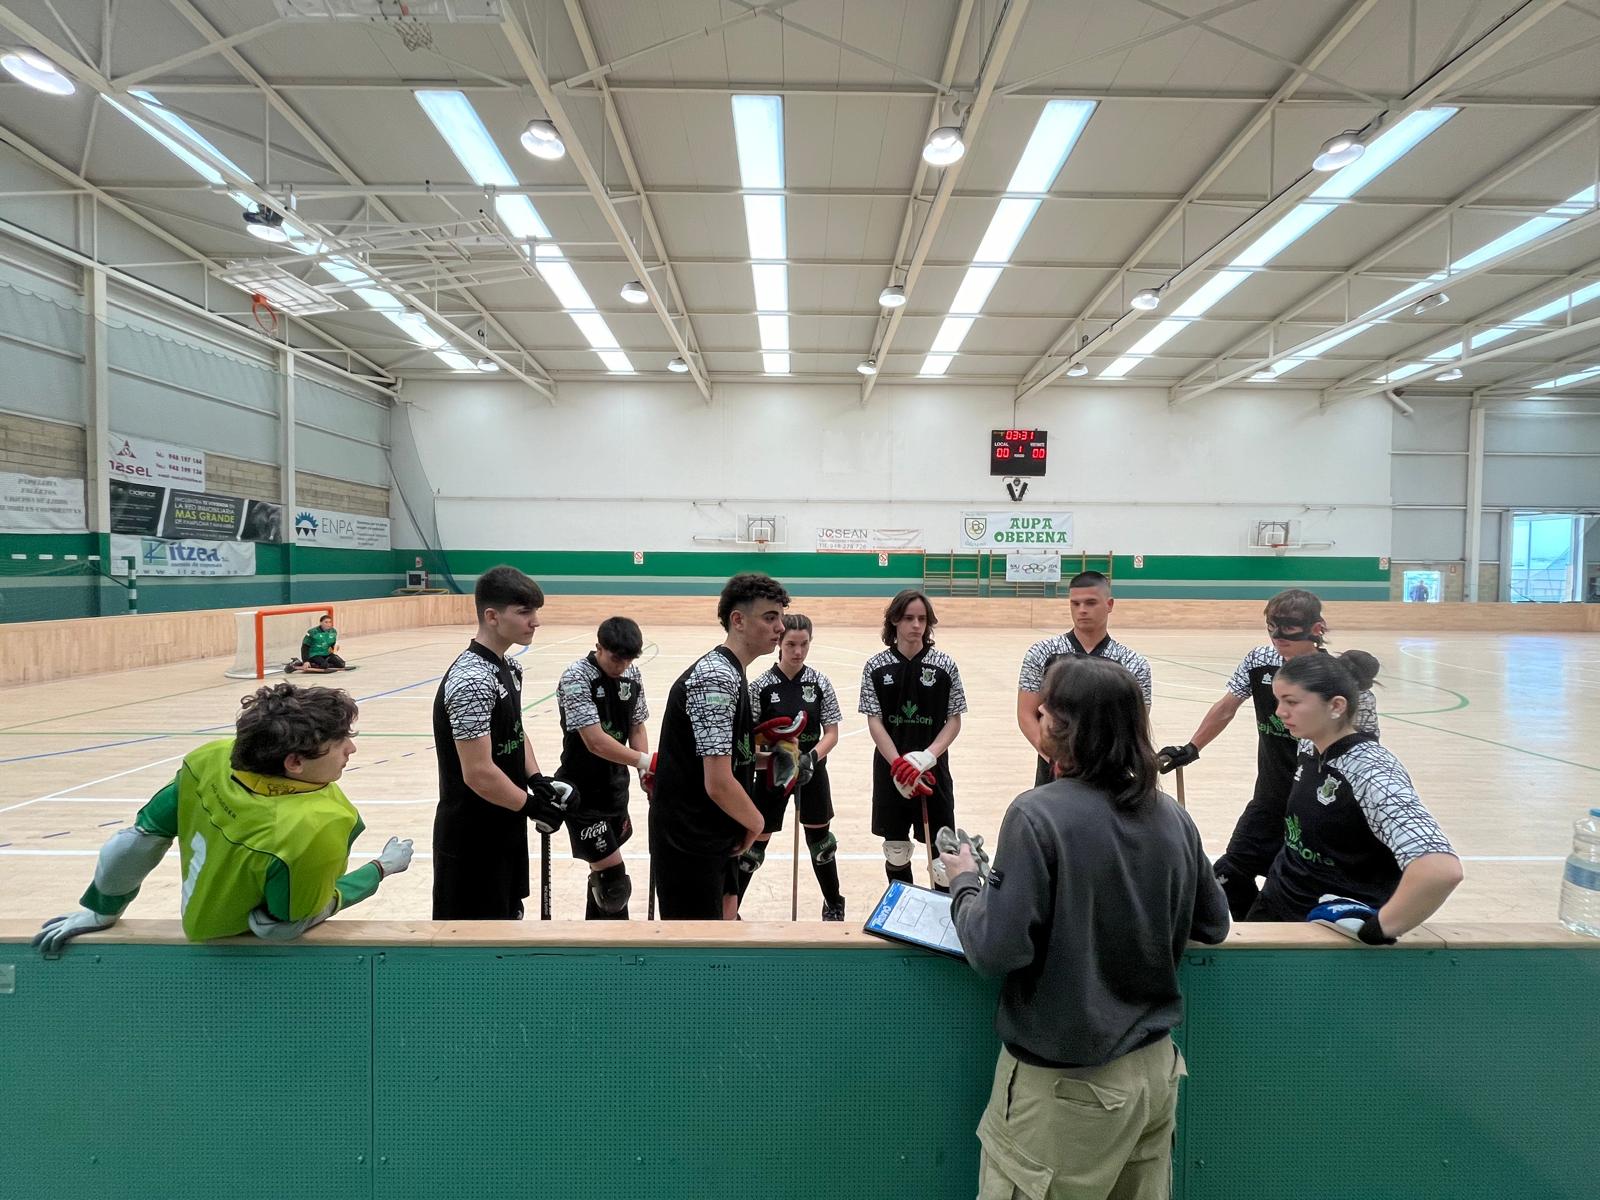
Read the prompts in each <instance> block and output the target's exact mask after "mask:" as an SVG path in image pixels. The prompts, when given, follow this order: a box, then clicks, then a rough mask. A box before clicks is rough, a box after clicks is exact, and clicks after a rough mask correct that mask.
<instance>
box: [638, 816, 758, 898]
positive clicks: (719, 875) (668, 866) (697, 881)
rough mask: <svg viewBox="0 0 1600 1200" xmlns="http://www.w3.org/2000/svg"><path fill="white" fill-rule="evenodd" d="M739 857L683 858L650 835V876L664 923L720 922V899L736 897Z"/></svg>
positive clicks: (701, 856) (692, 856)
mask: <svg viewBox="0 0 1600 1200" xmlns="http://www.w3.org/2000/svg"><path fill="white" fill-rule="evenodd" d="M738 862H739V860H738V857H737V856H736V855H730V854H685V853H684V852H683V851H681V850H675V849H673V848H672V847H671V846H668V845H666V844H665V843H664V841H663V839H662V838H661V837H659V836H657V834H656V833H655V831H654V830H652V831H651V836H650V874H651V877H652V878H653V879H654V880H655V888H656V908H657V911H659V912H660V914H661V919H662V920H663V921H720V920H722V919H723V917H722V898H723V897H724V896H732V895H737V894H738Z"/></svg>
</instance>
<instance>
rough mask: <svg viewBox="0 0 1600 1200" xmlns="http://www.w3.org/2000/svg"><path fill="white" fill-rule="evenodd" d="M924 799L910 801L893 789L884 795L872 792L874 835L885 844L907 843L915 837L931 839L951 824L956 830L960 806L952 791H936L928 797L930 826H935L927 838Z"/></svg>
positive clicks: (923, 839) (922, 839)
mask: <svg viewBox="0 0 1600 1200" xmlns="http://www.w3.org/2000/svg"><path fill="white" fill-rule="evenodd" d="M923 799H924V798H918V799H916V800H907V799H906V798H905V797H904V796H902V795H901V794H900V793H899V792H898V791H896V790H895V789H894V788H893V787H891V788H890V794H889V795H884V794H883V793H882V792H881V791H880V790H878V789H876V788H874V789H873V793H872V833H873V836H874V837H881V838H883V839H884V840H885V841H890V842H904V841H907V840H909V839H911V838H915V839H916V840H917V841H919V842H925V841H927V840H928V837H930V836H932V835H933V834H936V833H938V832H939V830H940V829H941V828H943V827H944V826H946V825H949V826H950V827H951V828H954V827H955V823H956V806H955V802H954V797H953V796H951V795H950V794H949V793H948V792H943V791H936V792H934V794H933V795H931V796H928V797H925V799H926V800H927V803H928V824H929V825H931V826H933V828H932V829H930V830H928V831H927V834H926V835H925V834H924V833H923V829H922V803H923Z"/></svg>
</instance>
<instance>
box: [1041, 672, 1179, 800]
mask: <svg viewBox="0 0 1600 1200" xmlns="http://www.w3.org/2000/svg"><path fill="white" fill-rule="evenodd" d="M1039 699H1040V702H1041V703H1042V704H1043V705H1044V708H1045V711H1046V712H1048V713H1049V714H1050V719H1051V722H1052V724H1053V729H1052V730H1051V731H1050V732H1049V733H1046V734H1044V737H1043V742H1044V749H1045V751H1046V753H1048V754H1049V756H1050V761H1051V762H1053V763H1054V764H1055V766H1056V770H1057V772H1058V774H1059V775H1060V776H1061V777H1062V778H1063V779H1079V780H1082V781H1083V782H1084V783H1086V784H1088V785H1089V786H1090V787H1093V788H1098V789H1099V790H1101V791H1103V792H1106V793H1107V794H1109V795H1110V797H1111V802H1112V803H1113V804H1115V805H1116V806H1117V807H1118V808H1124V809H1129V810H1132V809H1136V808H1139V807H1140V806H1141V805H1143V804H1144V803H1145V802H1146V801H1148V800H1149V799H1150V797H1151V796H1152V795H1154V793H1155V790H1156V752H1155V750H1154V748H1153V747H1152V746H1151V745H1150V715H1149V713H1148V711H1147V710H1146V709H1145V706H1144V693H1142V692H1141V691H1140V690H1139V683H1138V681H1137V680H1136V679H1134V677H1133V675H1132V674H1131V673H1129V672H1128V671H1127V670H1126V669H1125V668H1123V667H1122V666H1120V665H1119V664H1117V663H1114V662H1109V661H1107V660H1106V659H1103V658H1093V657H1090V656H1087V655H1076V654H1074V655H1068V656H1067V657H1065V658H1058V659H1056V661H1055V663H1054V664H1052V665H1051V667H1050V670H1049V671H1048V672H1047V673H1046V675H1045V677H1044V691H1043V692H1042V693H1041V694H1040V696H1039Z"/></svg>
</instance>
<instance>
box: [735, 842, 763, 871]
mask: <svg viewBox="0 0 1600 1200" xmlns="http://www.w3.org/2000/svg"><path fill="white" fill-rule="evenodd" d="M766 861H767V843H766V842H757V843H756V844H755V845H753V846H751V847H750V849H748V850H746V851H745V852H744V853H743V854H741V855H739V870H740V871H742V872H744V873H745V874H746V875H754V874H755V873H756V871H757V870H759V869H760V867H761V864H762V863H764V862H766Z"/></svg>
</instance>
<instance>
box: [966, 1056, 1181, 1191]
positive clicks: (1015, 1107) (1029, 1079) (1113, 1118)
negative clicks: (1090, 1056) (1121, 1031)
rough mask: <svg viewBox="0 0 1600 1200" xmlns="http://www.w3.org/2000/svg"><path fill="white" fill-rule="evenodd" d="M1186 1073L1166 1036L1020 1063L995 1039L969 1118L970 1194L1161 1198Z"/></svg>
mask: <svg viewBox="0 0 1600 1200" xmlns="http://www.w3.org/2000/svg"><path fill="white" fill-rule="evenodd" d="M1186 1074H1188V1069H1187V1068H1186V1067H1185V1065H1184V1061H1183V1055H1182V1054H1181V1053H1180V1052H1179V1050H1178V1048H1177V1047H1176V1046H1175V1045H1173V1044H1172V1039H1171V1038H1169V1037H1163V1038H1162V1039H1161V1040H1160V1041H1158V1042H1154V1043H1152V1044H1151V1045H1149V1046H1146V1047H1144V1048H1143V1049H1142V1050H1135V1051H1133V1053H1131V1054H1125V1055H1123V1056H1122V1057H1121V1058H1119V1059H1115V1060H1113V1061H1112V1062H1109V1063H1107V1064H1106V1065H1105V1066H1103V1067H1082V1068H1073V1069H1068V1070H1063V1069H1055V1068H1049V1067H1032V1066H1029V1065H1027V1064H1026V1063H1021V1062H1018V1061H1017V1060H1016V1059H1015V1058H1014V1057H1013V1056H1012V1055H1011V1053H1010V1051H1008V1050H1006V1049H1005V1047H1003V1046H1002V1047H1001V1049H1000V1060H999V1062H997V1063H996V1064H995V1069H994V1088H993V1090H992V1091H991V1092H990V1093H989V1106H988V1107H987V1108H986V1109H984V1112H983V1119H982V1120H981V1121H979V1122H978V1140H979V1141H980V1142H981V1143H982V1144H983V1158H982V1164H981V1166H980V1167H979V1170H978V1200H1169V1198H1170V1197H1171V1195H1172V1134H1173V1130H1174V1128H1175V1127H1176V1117H1177V1111H1178V1081H1179V1080H1180V1079H1182V1078H1183V1076H1185V1075H1186Z"/></svg>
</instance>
